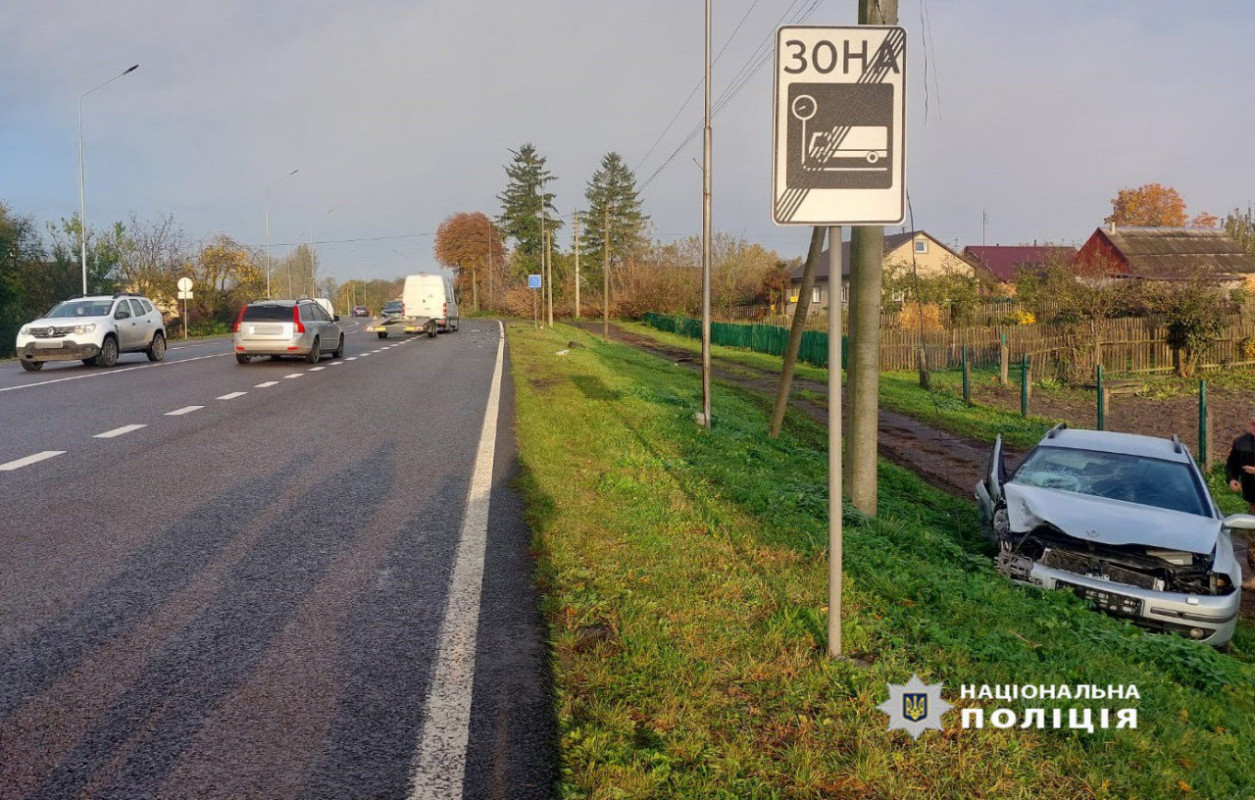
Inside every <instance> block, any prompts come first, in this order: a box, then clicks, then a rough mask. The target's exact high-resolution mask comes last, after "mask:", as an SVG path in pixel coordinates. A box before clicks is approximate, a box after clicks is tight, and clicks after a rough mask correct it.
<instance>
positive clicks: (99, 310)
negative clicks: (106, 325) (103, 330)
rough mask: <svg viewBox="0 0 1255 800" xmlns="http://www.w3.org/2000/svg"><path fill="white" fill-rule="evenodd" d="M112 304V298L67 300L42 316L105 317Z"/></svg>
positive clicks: (54, 317) (59, 317) (60, 317)
mask: <svg viewBox="0 0 1255 800" xmlns="http://www.w3.org/2000/svg"><path fill="white" fill-rule="evenodd" d="M112 306H113V301H112V300H67V301H65V302H64V303H60V304H58V305H57V306H55V307H54V308H53V309H52V310H51V311H49V312H48V313H47V314H45V315H44V316H45V317H47V318H49V319H62V318H65V317H107V316H108V315H109V309H110V308H111V307H112Z"/></svg>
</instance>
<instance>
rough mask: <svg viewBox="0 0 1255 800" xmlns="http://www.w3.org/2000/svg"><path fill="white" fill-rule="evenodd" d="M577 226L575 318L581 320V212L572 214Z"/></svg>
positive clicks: (572, 219)
mask: <svg viewBox="0 0 1255 800" xmlns="http://www.w3.org/2000/svg"><path fill="white" fill-rule="evenodd" d="M571 221H572V222H573V223H574V224H575V318H576V319H577V320H578V319H579V318H580V212H578V211H572V212H571Z"/></svg>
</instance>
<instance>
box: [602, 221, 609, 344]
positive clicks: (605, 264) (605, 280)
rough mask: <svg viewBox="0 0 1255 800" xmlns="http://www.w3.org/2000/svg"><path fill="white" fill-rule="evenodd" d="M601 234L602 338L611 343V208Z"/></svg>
mask: <svg viewBox="0 0 1255 800" xmlns="http://www.w3.org/2000/svg"><path fill="white" fill-rule="evenodd" d="M605 215H606V216H605V227H603V228H602V234H601V338H603V339H605V340H606V341H607V342H608V341H610V206H609V205H607V206H606V208H605Z"/></svg>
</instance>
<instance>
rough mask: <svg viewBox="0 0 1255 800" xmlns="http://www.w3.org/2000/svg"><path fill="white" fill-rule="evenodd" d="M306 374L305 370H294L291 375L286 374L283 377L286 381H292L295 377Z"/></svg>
mask: <svg viewBox="0 0 1255 800" xmlns="http://www.w3.org/2000/svg"><path fill="white" fill-rule="evenodd" d="M304 374H305V373H304V372H293V373H292V374H291V375H284V376H283V379H284V380H285V381H290V380H292V379H293V378H299V377H301V376H302V375H304Z"/></svg>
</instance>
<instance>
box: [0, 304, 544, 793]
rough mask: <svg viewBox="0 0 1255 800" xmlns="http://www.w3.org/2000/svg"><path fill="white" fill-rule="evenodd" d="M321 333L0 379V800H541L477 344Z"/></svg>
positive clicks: (470, 326)
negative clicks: (311, 357)
mask: <svg viewBox="0 0 1255 800" xmlns="http://www.w3.org/2000/svg"><path fill="white" fill-rule="evenodd" d="M344 324H345V326H346V328H348V329H349V333H348V339H347V348H346V350H347V352H346V354H345V356H346V357H345V359H343V360H337V361H332V360H324V361H322V362H321V363H320V364H319V365H318V366H317V367H314V366H312V365H309V364H305V363H304V362H295V361H282V362H280V361H267V360H260V361H254V362H253V363H252V364H249V365H247V366H241V365H238V364H236V363H235V360H234V359H233V358H232V357H231V345H230V341H229V340H209V341H202V342H194V343H192V345H191V346H183V345H182V343H181V342H177V341H176V342H172V349H171V351H170V353H169V356H168V357H167V359H166V361H164V362H162V363H160V364H156V365H153V364H150V363H149V362H148V361H147V359H146V358H145V357H144V356H143V355H142V354H139V355H124V356H123V357H122V360H121V361H120V362H119V364H118V366H116V367H114V368H113V369H108V370H105V369H100V368H93V367H84V366H81V365H79V364H78V363H77V362H75V363H73V364H68V365H48V366H46V367H45V368H44V369H43V370H41V371H40V372H37V373H26V372H23V371H22V370H21V369H20V367H19V365H18V364H17V363H16V362H4V363H0V553H2V554H3V555H0V798H6V799H7V798H41V799H42V798H63V797H64V798H70V797H74V798H79V797H100V798H143V797H154V798H266V799H267V800H270V799H272V798H274V799H277V798H297V797H301V798H305V797H310V798H409V797H466V798H480V797H501V798H531V797H548V796H550V793H551V787H552V783H553V780H554V777H555V771H556V767H555V745H554V740H555V736H556V734H555V729H554V723H553V720H552V715H551V711H550V707H551V702H550V688H549V683H548V677H547V658H546V652H545V649H544V645H543V638H542V635H541V618H540V615H539V612H538V610H537V600H536V596H535V589H534V583H533V580H532V578H533V565H532V561H531V557H530V554H529V533H528V531H527V529H526V526H525V525H524V524H523V523H522V521H521V514H522V508H521V503H520V501H519V498H518V497H516V496H515V495H514V494H513V493H512V492H511V490H510V488H509V487H508V485H507V484H508V481H509V479H510V476H511V471H512V469H513V468H514V463H515V459H514V449H513V447H514V446H513V438H512V430H511V426H512V420H513V405H512V404H513V400H512V397H513V392H512V387H511V383H510V381H509V379H508V374H509V354H508V351H507V352H506V353H505V362H504V374H503V375H502V376H501V377H500V378H499V385H500V406H499V417H498V419H499V422H498V424H497V426H496V429H495V437H494V438H492V439H489V440H487V441H488V442H489V443H490V446H488V447H486V448H481V447H480V444H481V442H480V440H481V431H483V430H484V429H485V418H486V410H491V408H492V407H491V404H490V402H489V399H490V389H491V387H492V386H493V383H494V372H495V367H496V364H497V354H498V339H499V328H498V325H497V323H495V322H491V321H470V320H468V321H466V322H464V323H463V324H462V329H461V331H459V332H457V333H451V334H445V335H441V336H439V337H437V338H436V339H427V338H426V337H413V338H412V337H405V338H403V339H388V340H379V339H377V338H376V337H375V336H374V335H367V334H365V333H363V332H362V331H361V330H360V322H357V321H353V322H349V321H347V320H346V321H345V323H344ZM488 416H489V418H491V416H492V415H491V414H489V415H488ZM477 466H478V469H479V470H480V472H481V476H482V477H481V483H482V489H483V491H482V492H481V493H480V494H481V495H482V499H483V502H480V501H476V500H472V502H471V504H470V506H468V495H469V496H471V497H472V498H474V497H476V496H478V495H475V494H474V493H473V492H472V489H473V488H474V486H473V475H474V474H475V471H476V469H477ZM468 508H471V509H478V510H479V511H480V512H485V513H486V525H485V524H484V521H483V520H482V519H480V515H479V513H478V512H475V513H468ZM477 548H478V549H477ZM477 553H482V557H481V556H478V555H477ZM481 569H482V579H481V578H480V577H479V576H480V574H481V573H480V572H479V571H478V570H481ZM451 598H452V599H451ZM472 686H473V692H472V690H471V689H472Z"/></svg>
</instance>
